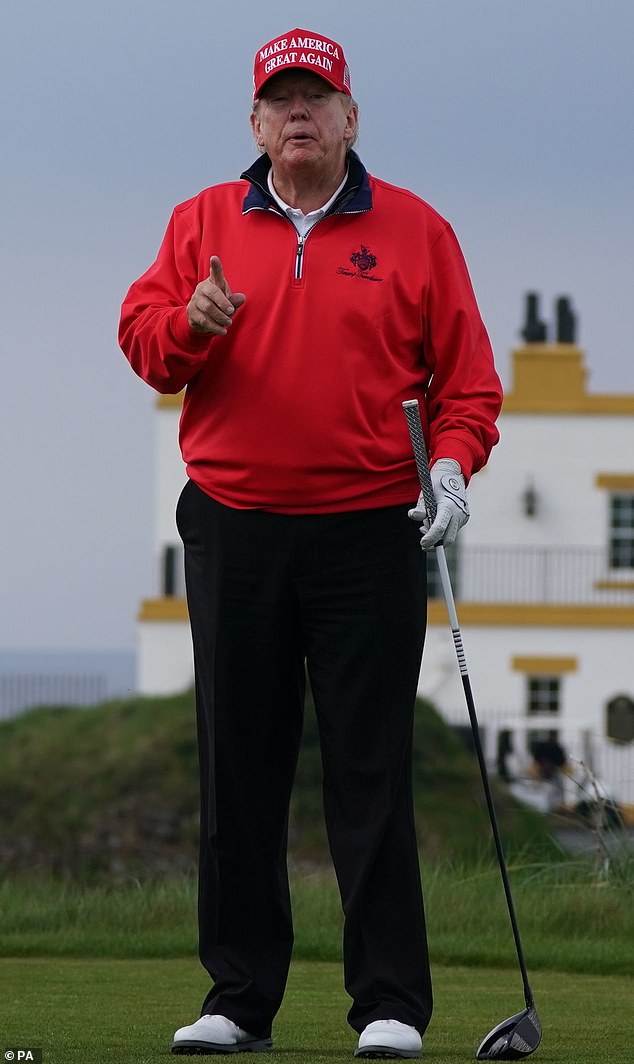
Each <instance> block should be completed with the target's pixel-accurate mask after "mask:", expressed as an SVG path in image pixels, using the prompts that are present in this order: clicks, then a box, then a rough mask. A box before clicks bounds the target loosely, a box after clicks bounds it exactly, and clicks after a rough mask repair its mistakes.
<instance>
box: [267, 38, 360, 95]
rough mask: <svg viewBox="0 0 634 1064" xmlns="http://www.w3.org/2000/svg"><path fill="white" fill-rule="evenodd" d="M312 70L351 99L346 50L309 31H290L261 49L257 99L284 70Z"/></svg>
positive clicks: (311, 71)
mask: <svg viewBox="0 0 634 1064" xmlns="http://www.w3.org/2000/svg"><path fill="white" fill-rule="evenodd" d="M293 69H294V70H308V71H310V73H311V74H317V75H318V76H319V77H320V78H323V79H324V81H327V82H328V84H329V85H332V87H333V89H336V90H337V92H345V93H347V95H348V96H351V95H352V93H351V90H350V71H349V70H348V64H347V63H346V57H345V55H344V54H343V48H342V47H341V45H340V44H337V43H336V41H331V40H330V39H329V38H328V37H323V36H322V35H321V34H319V33H312V32H310V31H309V30H289V32H288V33H284V34H283V35H282V36H281V37H274V39H273V40H272V41H269V42H268V43H267V44H264V45H263V46H262V47H261V48H258V50H257V52H256V53H255V61H254V63H253V99H254V100H257V98H258V96H259V95H260V93H261V92H262V88H263V87H264V85H265V84H266V82H267V81H268V80H269V78H272V77H273V75H274V74H281V73H282V71H284V70H293Z"/></svg>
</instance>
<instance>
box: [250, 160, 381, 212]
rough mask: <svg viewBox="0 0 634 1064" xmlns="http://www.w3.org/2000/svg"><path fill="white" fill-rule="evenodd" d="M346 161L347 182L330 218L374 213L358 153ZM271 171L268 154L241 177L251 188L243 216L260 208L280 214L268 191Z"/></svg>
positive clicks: (333, 206) (365, 172)
mask: <svg viewBox="0 0 634 1064" xmlns="http://www.w3.org/2000/svg"><path fill="white" fill-rule="evenodd" d="M347 158H348V179H347V181H346V183H345V185H344V186H343V188H342V190H341V192H340V193H339V195H338V196H337V199H336V200H335V202H334V203H333V205H332V207H331V208H330V210H329V211H328V214H329V215H330V214H360V213H362V212H363V211H371V210H372V190H371V188H370V178H369V175H368V172H367V170H366V168H365V166H364V165H363V163H362V162H361V160H360V158H359V156H358V155H357V153H356V152H355V151H349V152H348V156H347ZM270 169H271V160H270V159H269V157H268V155H261V156H260V157H259V159H256V161H255V162H254V163H253V165H252V166H250V167H249V169H248V170H245V171H244V173H242V174H240V177H241V178H243V179H244V180H245V181H248V182H249V183H250V186H251V187H250V188H249V191H248V192H247V194H246V196H245V197H244V200H243V202H242V213H243V214H247V213H248V211H252V210H254V209H258V208H259V209H260V210H267V211H268V210H271V209H272V210H274V211H277V212H278V213H279V207H278V205H277V203H276V202H275V200H274V199H273V197H272V196H271V193H270V192H269V189H268V175H269V170H270Z"/></svg>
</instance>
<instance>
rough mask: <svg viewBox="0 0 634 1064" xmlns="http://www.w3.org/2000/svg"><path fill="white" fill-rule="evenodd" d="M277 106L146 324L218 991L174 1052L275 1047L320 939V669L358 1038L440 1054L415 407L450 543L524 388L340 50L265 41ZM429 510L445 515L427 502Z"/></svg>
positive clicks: (174, 252)
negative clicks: (297, 857) (300, 873)
mask: <svg viewBox="0 0 634 1064" xmlns="http://www.w3.org/2000/svg"><path fill="white" fill-rule="evenodd" d="M251 126H252V130H253V135H254V137H255V140H256V143H257V145H258V147H259V149H260V150H261V152H262V155H261V157H260V158H259V159H258V160H257V161H256V162H255V163H254V165H253V166H251V168H250V169H249V170H247V171H246V173H244V174H243V175H242V178H241V180H240V181H237V182H232V183H228V184H224V185H220V186H216V187H213V188H209V189H207V190H205V191H204V192H202V193H201V194H200V195H198V196H196V197H194V198H193V199H191V200H189V201H188V202H186V203H183V204H181V205H180V206H179V207H177V208H176V209H175V211H174V213H173V215H172V219H171V221H170V224H169V227H168V230H167V233H166V235H165V238H164V241H163V244H162V246H161V249H160V251H159V254H158V257H157V259H156V262H155V263H154V265H153V266H151V267H150V269H149V270H148V271H147V273H145V274H144V275H143V277H141V278H140V279H139V280H138V281H137V282H136V283H135V284H133V285H132V287H131V289H130V291H129V293H128V295H127V297H126V300H125V303H124V306H123V310H122V318H121V327H120V342H121V345H122V347H123V350H124V352H125V353H126V355H127V357H128V358H129V360H130V362H131V364H132V366H133V367H134V369H135V370H136V372H137V373H138V374H140V376H141V377H143V379H144V380H146V381H147V382H148V383H149V384H151V385H152V386H153V387H154V388H156V389H157V390H158V391H159V392H167V393H169V392H179V391H180V390H181V389H183V388H185V389H186V391H185V397H184V403H183V413H182V418H181V425H180V444H181V449H182V453H183V457H184V460H185V462H186V465H187V473H188V477H189V480H188V483H187V485H186V487H185V488H184V490H183V493H182V495H181V498H180V500H179V502H178V507H177V523H178V527H179V532H180V534H181V536H182V538H183V541H184V544H185V569H186V581H187V598H188V607H189V615H190V621H191V628H192V638H193V646H194V660H195V676H196V700H197V716H198V736H199V751H200V770H201V844H200V881H199V932H200V956H201V961H202V963H203V965H204V966H205V968H206V969H207V971H208V972H209V974H210V975H211V977H212V987H211V989H210V991H209V994H208V995H207V997H206V999H205V1001H204V1003H203V1006H202V1010H201V1017H200V1019H198V1020H197V1021H196V1022H194V1023H192V1024H190V1025H189V1026H186V1027H183V1028H180V1029H179V1030H178V1031H176V1034H175V1036H174V1040H173V1044H172V1049H173V1051H174V1052H178V1053H194V1052H203V1053H210V1054H213V1053H228V1052H236V1051H244V1050H250V1051H265V1050H267V1049H270V1048H271V1045H272V1042H271V1026H272V1021H273V1019H274V1017H275V1015H276V1013H277V1010H278V1009H279V1006H280V1003H281V1001H282V997H283V993H284V988H285V984H286V978H287V973H288V968H289V963H290V957H291V948H292V942H293V931H292V920H291V912H290V903H289V891H288V879H287V868H286V844H287V824H288V806H289V799H290V793H291V787H292V783H293V776H294V772H295V765H296V759H297V752H298V746H299V741H300V734H301V726H302V707H303V697H304V687H305V666H306V668H307V671H308V675H309V678H310V682H311V686H312V691H313V695H314V701H315V706H316V712H317V717H318V721H319V728H320V737H321V745H322V759H323V769H324V784H323V788H324V810H325V817H326V824H327V829H328V836H329V843H330V848H331V852H332V857H333V862H334V866H335V870H336V874H337V878H338V883H339V888H340V892H341V900H342V906H343V910H344V915H345V926H344V967H345V981H346V988H347V990H348V993H349V994H350V996H351V998H352V1006H351V1008H350V1012H349V1015H348V1019H349V1022H350V1024H351V1026H352V1027H353V1028H354V1029H355V1031H357V1032H358V1033H359V1036H360V1037H359V1042H358V1046H357V1050H356V1055H358V1056H361V1057H364V1056H369V1057H370V1056H396V1057H417V1056H419V1054H420V1049H421V1035H422V1034H423V1032H424V1030H425V1028H426V1026H427V1024H428V1022H429V1019H430V1015H431V1010H432V991H431V979H430V973H429V964H428V956H427V943H426V932H425V921H424V912H423V902H422V893H421V886H420V876H419V864H418V850H417V842H416V836H415V832H414V820H413V808H412V794H411V741H412V718H413V704H414V700H415V695H416V690H417V683H418V677H419V670H420V662H421V654H422V647H423V640H424V634H425V598H426V573H425V555H424V553H422V552H421V551H420V550H419V547H418V542H417V535H416V528H415V527H414V526H412V524H411V523H409V522H408V521H407V515H408V506H411V503H412V500H413V499H416V497H417V495H418V486H417V479H416V468H415V464H414V461H413V457H412V453H411V447H410V443H409V437H408V432H407V424H406V421H405V418H404V416H403V412H402V408H401V404H402V401H403V400H404V399H411V398H418V399H419V400H420V402H421V407H422V410H423V416H424V421H425V433H426V436H427V440H428V445H429V450H430V455H431V461H432V466H433V467H432V477H433V483H434V490H435V492H436V495H437V499H438V504H439V505H438V517H437V519H436V521H435V522H434V523H433V524H432V525H431V528H430V527H429V522H426V528H425V534H424V535H423V538H422V540H421V543H422V546H423V548H424V549H429V548H430V547H432V546H433V545H434V544H435V543H437V542H439V541H440V539H442V538H443V536H444V542H445V543H447V542H450V541H451V540H452V539H454V538H455V536H456V533H457V531H458V529H459V528H460V526H461V525H462V524H464V522H465V521H466V520H467V517H468V507H467V503H466V497H465V482H466V481H468V479H469V477H470V476H471V474H472V473H473V472H474V471H475V470H477V469H479V468H480V467H481V466H482V465H483V464H484V463H485V462H486V460H487V457H488V455H489V452H490V450H491V448H492V446H493V445H494V443H495V442H496V440H497V430H496V429H495V420H496V417H497V414H498V412H499V408H500V402H501V391H500V384H499V380H498V377H497V375H496V373H495V370H494V368H493V360H492V354H491V349H490V345H489V341H488V338H487V335H486V332H485V329H484V326H483V324H482V322H481V319H480V315H479V313H478V309H477V306H476V301H475V297H474V295H473V291H472V288H471V284H470V281H469V277H468V274H467V270H466V267H465V264H464V261H463V258H462V254H461V252H460V249H459V246H458V244H457V241H456V239H455V237H454V235H453V233H452V230H451V228H450V227H449V225H448V224H447V223H446V222H445V221H444V220H443V219H442V218H440V217H439V216H438V215H437V214H436V213H435V212H434V211H433V210H432V209H431V208H430V207H429V206H428V205H427V204H425V203H424V202H423V201H422V200H420V199H419V198H418V197H417V196H415V195H413V194H412V193H411V192H408V191H406V190H403V189H399V188H395V187H393V186H390V185H388V184H386V183H385V182H383V181H379V180H377V179H376V178H374V177H372V176H370V175H369V174H368V173H367V172H366V170H365V169H364V167H363V165H362V164H361V162H360V160H359V158H358V157H357V155H356V154H355V153H354V152H353V151H352V150H351V148H352V144H353V143H354V140H355V138H356V134H357V128H358V109H357V105H356V103H355V102H354V100H353V98H352V96H351V89H350V76H349V71H348V67H347V64H346V61H345V57H344V53H343V49H342V48H341V45H339V44H337V43H336V42H334V41H332V40H330V39H328V38H326V37H323V36H321V35H320V34H317V33H312V32H308V31H305V30H300V29H296V30H292V31H290V32H289V33H287V34H285V35H284V36H282V37H279V38H276V39H275V40H273V41H270V42H269V43H268V44H266V45H264V47H262V48H261V49H259V50H258V52H257V53H256V57H255V65H254V105H253V112H252V115H251ZM234 286H235V288H236V289H239V290H240V291H239V292H238V291H234ZM410 516H412V517H413V518H414V519H415V520H418V521H424V519H425V517H426V515H425V511H424V506H423V504H422V501H421V500H420V499H419V502H418V504H417V507H416V508H415V509H414V510H412V511H411V512H410Z"/></svg>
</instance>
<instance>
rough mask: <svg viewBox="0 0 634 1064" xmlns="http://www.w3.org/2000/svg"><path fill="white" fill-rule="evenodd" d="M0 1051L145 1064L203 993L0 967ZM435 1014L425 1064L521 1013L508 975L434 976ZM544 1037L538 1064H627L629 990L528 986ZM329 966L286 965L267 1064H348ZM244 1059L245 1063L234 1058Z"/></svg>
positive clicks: (46, 962)
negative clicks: (38, 1051) (21, 1050)
mask: <svg viewBox="0 0 634 1064" xmlns="http://www.w3.org/2000/svg"><path fill="white" fill-rule="evenodd" d="M0 979H1V980H2V985H3V987H4V991H3V1002H2V1013H3V1019H2V1048H3V1049H4V1048H5V1047H9V1046H22V1047H24V1046H29V1047H36V1048H41V1049H42V1050H43V1060H44V1064H105V1062H108V1061H116V1062H117V1064H154V1062H156V1061H157V1060H161V1059H163V1060H167V1059H175V1058H173V1057H171V1058H170V1057H169V1042H170V1039H171V1035H172V1033H173V1030H174V1029H175V1027H177V1026H180V1025H181V1024H183V1023H187V1022H190V1021H191V1020H193V1019H194V1017H195V1015H196V1012H197V1008H198V1006H199V1003H200V1001H201V999H202V997H203V995H204V993H205V990H206V983H205V979H204V977H203V974H202V973H201V971H200V969H198V967H197V965H196V964H195V963H193V962H192V961H185V960H163V961H157V960H128V961H122V960H88V959H64V960H59V959H43V958H37V959H35V958H29V959H20V960H16V959H6V960H2V961H0ZM434 984H435V994H436V1008H435V1012H434V1017H433V1020H432V1023H431V1025H430V1028H429V1031H428V1033H427V1035H426V1037H425V1043H424V1058H425V1060H427V1061H437V1062H439V1064H459V1062H463V1061H465V1060H469V1059H473V1056H474V1052H475V1049H476V1048H477V1045H478V1044H479V1042H480V1040H481V1039H482V1038H483V1037H484V1036H485V1035H486V1034H487V1033H488V1032H489V1030H490V1029H491V1028H492V1027H493V1026H494V1025H495V1024H496V1023H498V1022H499V1021H500V1020H503V1019H506V1017H507V1016H509V1015H511V1014H512V1013H514V1012H516V1011H518V1010H519V1009H520V1008H521V1007H522V1006H523V1001H522V997H521V989H520V987H519V984H518V980H517V979H516V978H515V977H514V976H511V974H510V973H509V972H500V971H498V970H491V969H480V970H478V972H477V974H475V973H474V970H473V969H469V968H464V967H458V966H456V967H451V968H448V967H445V966H443V965H438V964H436V965H435V966H434ZM533 989H534V991H535V998H536V1002H537V1008H538V1011H539V1014H540V1017H541V1020H542V1024H543V1028H544V1038H543V1042H542V1045H541V1047H540V1049H539V1060H540V1061H542V1064H557V1062H562V1064H563V1062H571V1064H572V1062H574V1064H596V1062H597V1061H601V1064H625V1062H626V1061H628V1060H630V1059H631V1032H630V1023H629V1019H628V1017H629V1011H630V1008H631V994H632V981H631V978H626V977H617V976H609V977H606V976H603V977H598V976H593V975H565V974H564V975H562V974H560V973H559V974H552V973H549V972H541V973H539V974H538V977H537V978H536V979H535V980H534V987H533ZM347 1008H348V999H347V997H346V995H345V993H344V991H343V989H342V985H341V970H340V967H339V965H336V964H332V963H323V962H322V963H309V962H304V961H296V962H295V963H294V964H293V967H292V969H291V976H290V979H289V985H288V990H287V994H286V998H285V1001H284V1004H283V1006H282V1010H281V1012H280V1014H279V1016H278V1018H277V1021H276V1023H275V1027H274V1032H273V1035H274V1041H275V1050H274V1052H273V1054H271V1056H270V1057H267V1058H263V1059H269V1060H271V1061H274V1060H275V1059H276V1058H278V1059H281V1060H282V1061H283V1062H284V1064H337V1062H338V1061H350V1060H352V1052H353V1049H354V1046H355V1035H354V1032H353V1031H351V1029H350V1028H349V1027H348V1026H347V1023H346V1012H347ZM240 1059H247V1058H242V1057H241V1058H240Z"/></svg>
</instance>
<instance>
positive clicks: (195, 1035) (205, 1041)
mask: <svg viewBox="0 0 634 1064" xmlns="http://www.w3.org/2000/svg"><path fill="white" fill-rule="evenodd" d="M272 1048H273V1042H272V1040H271V1039H270V1038H256V1037H255V1036H254V1035H252V1034H249V1033H248V1031H243V1030H242V1028H241V1027H238V1026H237V1024H235V1023H234V1022H233V1021H232V1020H228V1019H227V1017H226V1016H201V1017H200V1019H199V1020H196V1022H195V1023H191V1024H189V1026H188V1027H179V1029H178V1030H177V1031H176V1032H175V1034H174V1038H173V1041H172V1053H188V1054H204V1053H206V1054H213V1053H267V1052H268V1051H269V1050H270V1049H272Z"/></svg>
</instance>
